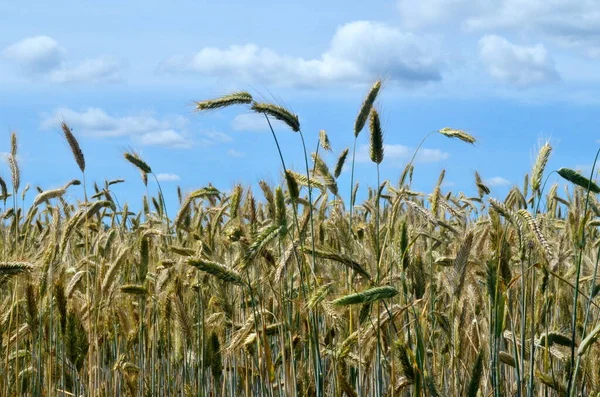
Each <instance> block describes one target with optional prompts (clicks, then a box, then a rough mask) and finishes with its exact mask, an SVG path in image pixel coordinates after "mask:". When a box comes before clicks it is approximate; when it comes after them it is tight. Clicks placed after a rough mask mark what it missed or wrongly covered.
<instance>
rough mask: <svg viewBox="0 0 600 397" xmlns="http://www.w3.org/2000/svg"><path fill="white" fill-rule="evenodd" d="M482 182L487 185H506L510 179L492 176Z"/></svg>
mask: <svg viewBox="0 0 600 397" xmlns="http://www.w3.org/2000/svg"><path fill="white" fill-rule="evenodd" d="M484 182H485V184H486V185H488V186H507V185H510V181H509V180H508V179H504V178H502V177H500V176H495V177H493V178H488V179H486V180H485V181H484Z"/></svg>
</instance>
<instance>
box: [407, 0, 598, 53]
mask: <svg viewBox="0 0 600 397" xmlns="http://www.w3.org/2000/svg"><path fill="white" fill-rule="evenodd" d="M398 9H399V11H400V16H401V19H402V22H403V24H404V25H405V26H409V27H419V26H433V25H435V26H440V25H442V24H451V25H452V24H454V25H459V26H460V27H462V28H463V29H464V30H467V31H489V30H490V29H494V30H506V31H513V32H515V33H525V34H528V35H531V34H532V33H533V34H539V35H541V36H543V37H545V38H547V39H549V40H552V41H553V42H554V43H556V44H559V45H561V46H564V47H569V48H576V49H579V50H581V51H583V52H584V53H585V54H587V55H590V56H593V57H598V56H600V10H599V8H598V2H597V0H579V1H571V0H552V1H547V0H492V1H480V2H473V1H469V0H420V1H412V0H398Z"/></svg>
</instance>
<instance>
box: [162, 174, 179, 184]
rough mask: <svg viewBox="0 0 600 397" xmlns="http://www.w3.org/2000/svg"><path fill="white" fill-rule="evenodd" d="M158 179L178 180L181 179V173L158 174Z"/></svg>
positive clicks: (165, 180)
mask: <svg viewBox="0 0 600 397" xmlns="http://www.w3.org/2000/svg"><path fill="white" fill-rule="evenodd" d="M156 179H158V181H159V182H177V181H179V180H181V178H180V177H179V175H177V174H167V173H164V174H157V175H156Z"/></svg>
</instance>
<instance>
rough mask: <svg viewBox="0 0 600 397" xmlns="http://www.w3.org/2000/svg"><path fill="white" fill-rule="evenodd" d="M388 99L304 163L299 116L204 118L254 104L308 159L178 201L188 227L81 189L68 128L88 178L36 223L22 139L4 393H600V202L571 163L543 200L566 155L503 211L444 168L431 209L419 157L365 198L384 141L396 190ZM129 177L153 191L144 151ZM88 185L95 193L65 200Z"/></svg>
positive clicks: (98, 188) (0, 379)
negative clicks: (242, 112)
mask: <svg viewBox="0 0 600 397" xmlns="http://www.w3.org/2000/svg"><path fill="white" fill-rule="evenodd" d="M380 87H381V83H380V82H377V83H376V84H375V85H374V86H373V87H372V88H371V89H370V91H369V92H368V93H367V95H366V96H365V99H364V102H363V103H362V105H361V104H360V103H357V110H358V112H357V118H356V122H355V129H354V134H353V135H352V132H349V133H348V142H349V146H348V148H347V149H343V148H339V147H338V148H332V147H330V146H331V145H330V143H329V140H328V138H327V134H326V132H325V131H321V133H320V135H319V137H318V140H317V138H316V135H312V136H311V137H310V138H311V139H310V142H315V144H316V143H317V142H318V144H317V145H316V147H315V148H308V147H307V146H306V145H305V137H306V136H305V135H304V134H303V132H302V130H301V126H300V121H299V118H298V116H297V115H295V114H293V113H291V112H289V111H288V110H286V109H285V108H282V107H279V106H277V105H273V104H269V103H259V102H255V101H254V99H253V98H252V97H251V96H250V94H248V93H246V92H237V93H234V94H231V95H227V96H224V97H221V98H217V99H214V100H205V101H200V102H198V103H197V110H198V113H199V114H198V117H202V113H203V112H206V111H213V112H217V111H219V109H220V108H224V107H228V106H238V107H244V108H246V109H250V110H251V111H253V112H257V113H260V114H261V115H263V116H264V117H265V119H266V121H268V122H269V126H271V125H272V124H271V122H272V121H273V120H278V121H279V122H282V123H283V125H285V126H286V127H287V128H286V130H278V131H276V130H273V129H271V132H272V133H273V134H272V136H273V138H274V140H275V143H276V144H277V146H276V147H277V148H278V147H279V145H278V143H277V137H278V135H280V134H296V135H297V137H298V146H297V148H298V150H304V154H305V159H306V162H305V165H304V167H303V168H302V169H289V168H287V167H286V164H285V158H284V157H283V156H281V152H279V153H278V154H276V153H274V158H277V157H275V156H276V155H278V156H279V157H278V158H279V159H280V163H279V164H278V166H279V167H280V169H281V181H282V183H281V185H279V186H274V185H269V184H267V183H266V182H261V183H260V191H252V189H250V188H248V187H245V186H241V185H237V186H234V187H233V188H232V189H231V193H230V194H225V193H223V192H222V191H219V190H218V189H217V188H215V187H213V186H210V185H209V186H206V187H201V188H199V189H197V190H195V191H193V192H191V193H189V194H187V195H184V194H181V192H180V194H179V210H178V212H177V213H176V214H167V210H166V208H167V207H168V206H167V204H166V203H165V202H164V198H163V195H162V193H160V194H158V195H157V196H156V197H148V196H145V197H143V198H142V200H143V203H144V205H143V209H142V210H141V211H140V212H139V213H133V212H131V211H130V210H129V209H128V206H127V203H126V202H121V203H119V201H118V200H116V198H114V195H113V194H112V193H111V189H112V186H114V185H115V184H118V183H133V181H127V182H125V181H122V180H113V181H105V182H102V183H100V182H94V181H88V182H87V183H86V179H85V173H86V163H85V156H84V155H85V153H84V151H83V150H82V149H81V148H80V147H79V143H78V141H77V138H76V137H75V136H74V135H73V133H72V132H71V130H70V128H69V126H68V120H66V122H65V123H63V125H62V129H63V134H64V136H65V138H66V140H67V142H68V144H69V147H70V148H71V149H72V152H73V157H74V161H75V162H76V163H77V165H78V167H79V169H80V170H81V174H80V175H74V176H73V177H74V178H77V179H74V180H73V181H71V182H69V183H67V184H66V185H65V186H64V187H63V188H60V189H56V190H46V191H42V190H41V189H39V192H37V193H36V194H37V196H35V199H34V200H33V205H32V206H28V207H24V206H23V202H24V197H25V194H26V192H27V189H25V188H23V186H22V183H21V180H20V170H19V156H18V144H17V141H18V137H17V135H16V134H12V136H11V152H10V154H8V155H7V157H6V161H7V163H8V165H9V167H10V170H11V180H10V181H8V180H7V181H6V182H5V181H0V188H1V194H2V199H3V200H2V203H3V205H4V209H5V211H4V213H3V214H2V220H3V222H2V225H1V227H0V234H1V237H0V239H1V240H0V241H1V243H2V245H1V247H2V248H1V250H0V254H1V255H2V257H1V263H0V351H1V352H2V355H1V356H0V357H1V358H2V360H1V362H0V395H2V396H22V395H33V396H37V395H43V396H74V395H75V396H166V395H173V396H251V395H254V396H269V397H272V396H349V397H354V396H469V397H475V396H513V395H516V396H556V395H558V396H567V395H569V396H577V395H584V396H597V395H600V361H599V360H598V359H597V357H598V354H600V347H599V345H598V343H596V338H597V337H598V336H600V321H599V320H600V306H598V300H597V299H595V298H596V295H597V293H598V292H599V291H600V287H599V286H598V285H597V284H596V281H595V280H596V279H597V270H598V262H599V259H600V233H599V232H598V228H597V226H599V225H600V221H599V220H598V218H597V217H598V216H600V201H599V200H598V198H597V194H598V193H600V187H598V186H597V185H596V184H595V183H594V182H593V181H591V180H590V179H588V178H587V177H585V176H582V175H581V174H579V173H577V172H575V171H573V170H570V169H567V168H561V169H560V170H558V174H559V175H560V177H562V179H561V184H560V185H559V184H554V185H552V186H549V185H547V184H546V180H547V179H546V178H547V176H548V175H550V174H551V171H552V170H547V169H546V164H547V162H548V159H549V157H550V155H551V152H552V148H551V146H550V145H549V144H545V145H543V146H542V147H541V149H540V152H539V154H538V156H537V159H536V161H535V164H534V166H533V168H532V170H531V171H530V172H529V173H528V174H527V175H526V176H525V178H524V182H523V185H522V187H513V188H512V189H511V190H510V192H509V194H508V195H507V196H506V197H505V198H492V197H490V196H489V193H490V191H489V188H488V187H487V186H486V185H485V183H484V182H483V181H482V179H481V178H480V177H479V175H478V174H477V173H476V174H475V177H474V180H473V183H474V184H475V185H476V187H477V191H478V195H477V196H475V197H466V196H464V195H463V194H457V193H454V192H451V191H449V190H445V189H444V188H443V181H444V172H442V173H441V175H440V176H439V179H438V181H437V184H436V187H435V189H434V190H433V191H432V192H431V193H426V192H418V191H414V190H412V188H411V185H412V179H413V178H412V176H413V168H414V167H413V161H411V162H410V163H409V164H407V166H406V168H405V169H404V171H403V172H402V173H401V174H400V175H398V179H397V180H396V181H385V182H384V181H380V180H376V181H375V180H373V181H370V182H372V183H371V186H370V187H367V185H368V183H367V182H369V181H357V180H354V155H355V153H356V141H357V138H358V137H359V135H360V134H368V135H369V141H370V158H371V160H372V163H373V170H374V175H377V179H379V177H378V175H379V165H380V163H382V162H383V161H385V151H384V132H383V131H382V129H381V124H380V121H379V115H378V113H377V110H376V108H377V103H378V102H377V97H378V93H379V90H380ZM278 125H281V124H278ZM440 127H442V126H440ZM432 134H437V135H443V136H445V137H444V138H441V139H454V140H460V141H463V142H464V144H465V145H469V144H473V143H474V142H475V138H474V137H473V136H471V135H470V134H469V133H467V132H465V131H462V130H459V129H451V128H441V129H440V130H439V131H435V132H433V133H431V134H429V135H427V136H426V137H425V138H424V140H425V139H427V138H428V137H429V136H431V135H432ZM417 150H418V149H417ZM324 151H334V153H336V155H338V154H339V157H338V161H337V162H336V163H335V164H331V165H329V164H326V163H325V161H323V160H322V157H321V155H322V154H323V152H324ZM415 154H416V153H415ZM413 159H414V157H413ZM123 166H124V167H136V168H137V169H138V170H139V171H140V174H141V178H142V181H143V183H144V184H146V185H148V184H158V180H157V179H156V178H155V176H154V173H153V171H152V167H151V164H147V163H146V162H145V161H144V160H143V159H142V158H140V156H138V155H137V154H136V153H133V152H127V153H125V155H124V159H123ZM274 166H275V165H274ZM344 166H346V167H348V169H350V170H351V171H350V172H348V173H344V174H342V168H343V167H344ZM375 172H376V173H375ZM592 175H593V171H592ZM555 176H556V175H555ZM348 177H350V179H351V180H350V184H349V186H351V187H352V189H351V191H341V190H340V189H338V178H348ZM135 182H136V183H139V181H135ZM359 182H361V183H363V186H361V189H364V190H365V191H366V190H367V189H368V198H367V199H366V200H364V201H363V202H356V200H355V198H356V195H357V190H358V186H359ZM158 187H159V190H158V191H159V192H161V190H160V185H158ZM76 189H80V190H79V191H80V192H81V196H82V197H85V199H84V200H83V201H81V202H77V203H74V202H67V201H66V199H65V197H64V196H65V193H66V192H67V190H69V191H75V190H76ZM29 194H32V193H29ZM139 200H140V198H135V197H130V198H128V200H127V201H129V202H134V201H135V202H137V201H139ZM169 215H170V217H169Z"/></svg>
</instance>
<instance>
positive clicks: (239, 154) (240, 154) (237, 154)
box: [227, 149, 246, 157]
mask: <svg viewBox="0 0 600 397" xmlns="http://www.w3.org/2000/svg"><path fill="white" fill-rule="evenodd" d="M227 154H228V155H229V156H231V157H245V156H246V153H244V152H239V151H237V150H235V149H229V150H228V151H227Z"/></svg>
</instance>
